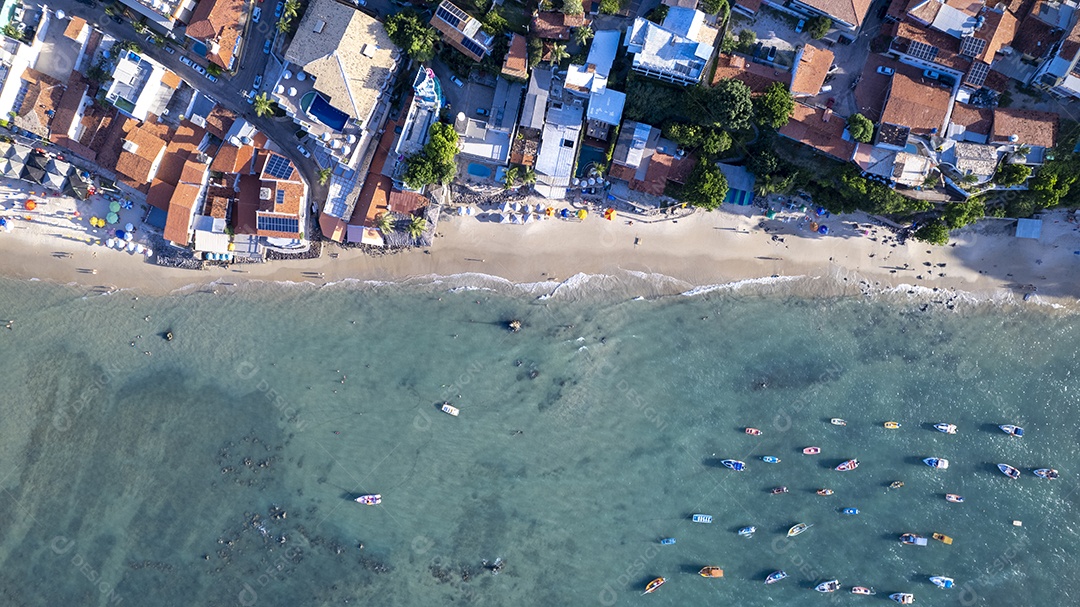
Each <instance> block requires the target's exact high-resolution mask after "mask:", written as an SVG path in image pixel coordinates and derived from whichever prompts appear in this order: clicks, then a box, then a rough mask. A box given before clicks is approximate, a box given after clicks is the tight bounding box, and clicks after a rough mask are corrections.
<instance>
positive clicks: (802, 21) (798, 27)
mask: <svg viewBox="0 0 1080 607" xmlns="http://www.w3.org/2000/svg"><path fill="white" fill-rule="evenodd" d="M804 27H806V19H799V23H798V25H796V26H795V33H796V34H801V33H802V31H803V28H804Z"/></svg>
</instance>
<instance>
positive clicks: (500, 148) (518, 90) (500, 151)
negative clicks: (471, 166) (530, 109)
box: [454, 78, 525, 167]
mask: <svg viewBox="0 0 1080 607" xmlns="http://www.w3.org/2000/svg"><path fill="white" fill-rule="evenodd" d="M524 88H525V87H524V85H522V83H520V82H510V81H509V80H506V79H505V78H499V79H498V80H497V81H496V82H495V92H494V95H493V96H492V101H491V108H490V109H489V110H488V115H487V116H485V117H479V116H476V117H473V116H467V115H465V113H464V112H460V113H458V115H457V117H456V120H455V121H454V129H455V130H456V131H457V132H458V145H459V147H460V148H461V152H460V156H462V157H463V158H464V159H466V160H474V161H478V162H480V163H483V164H485V165H488V166H490V167H501V166H506V164H507V163H508V162H509V160H510V144H511V142H512V141H513V140H514V131H515V129H516V128H517V121H518V110H519V108H520V107H521V95H522V90H523V89H524Z"/></svg>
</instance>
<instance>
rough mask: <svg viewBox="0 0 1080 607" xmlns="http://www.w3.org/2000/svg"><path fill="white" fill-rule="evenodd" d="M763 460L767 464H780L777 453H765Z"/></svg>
mask: <svg viewBox="0 0 1080 607" xmlns="http://www.w3.org/2000/svg"><path fill="white" fill-rule="evenodd" d="M761 461H763V462H765V463H766V464H779V463H780V458H779V457H776V456H775V455H763V456H761Z"/></svg>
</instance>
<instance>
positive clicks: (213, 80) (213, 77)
mask: <svg viewBox="0 0 1080 607" xmlns="http://www.w3.org/2000/svg"><path fill="white" fill-rule="evenodd" d="M205 76H206V79H207V80H209V81H210V82H217V81H218V77H217V76H215V75H213V74H211V73H209V72H207V73H206V74H205Z"/></svg>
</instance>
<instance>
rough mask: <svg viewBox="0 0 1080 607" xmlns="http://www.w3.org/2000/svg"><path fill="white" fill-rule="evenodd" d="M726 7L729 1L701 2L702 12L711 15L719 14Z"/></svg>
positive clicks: (702, 0)
mask: <svg viewBox="0 0 1080 607" xmlns="http://www.w3.org/2000/svg"><path fill="white" fill-rule="evenodd" d="M725 5H727V0H701V10H702V11H704V12H706V13H708V14H710V15H715V14H717V13H719V12H720V9H722V8H723V7H724V6H725Z"/></svg>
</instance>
